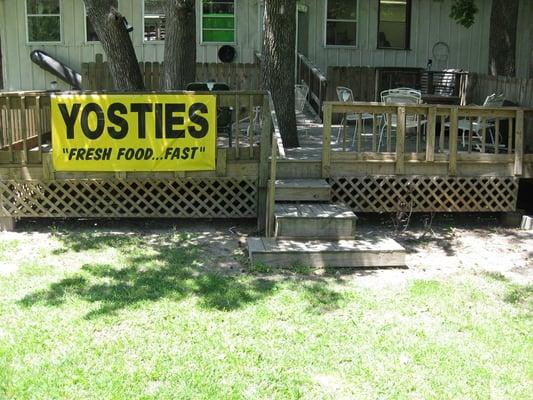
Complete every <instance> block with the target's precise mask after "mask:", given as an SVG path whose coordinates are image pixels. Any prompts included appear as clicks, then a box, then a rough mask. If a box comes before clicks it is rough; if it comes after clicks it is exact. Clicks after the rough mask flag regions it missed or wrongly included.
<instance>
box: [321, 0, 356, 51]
mask: <svg viewBox="0 0 533 400" xmlns="http://www.w3.org/2000/svg"><path fill="white" fill-rule="evenodd" d="M356 1H357V4H356V9H355V13H356V14H355V15H356V17H355V19H345V18H343V19H328V2H329V0H326V1H325V2H324V42H323V45H324V47H325V48H328V49H335V48H337V49H356V48H357V42H358V40H359V3H360V0H356ZM328 21H337V22H355V45H351V44H350V45H345V44H328Z"/></svg>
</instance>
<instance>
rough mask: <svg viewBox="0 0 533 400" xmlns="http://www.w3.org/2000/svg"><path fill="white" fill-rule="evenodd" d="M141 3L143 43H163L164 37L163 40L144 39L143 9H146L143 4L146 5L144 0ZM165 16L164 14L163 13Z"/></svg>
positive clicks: (144, 15)
mask: <svg viewBox="0 0 533 400" xmlns="http://www.w3.org/2000/svg"><path fill="white" fill-rule="evenodd" d="M142 3H143V5H142V13H141V14H142V38H143V39H142V40H143V44H152V43H153V44H161V43H165V40H164V39H163V40H161V39H159V40H146V39H145V31H144V28H145V26H144V18H145V17H146V14H145V10H146V7H145V6H146V4H145V1H144V0H142ZM165 18H166V15H165Z"/></svg>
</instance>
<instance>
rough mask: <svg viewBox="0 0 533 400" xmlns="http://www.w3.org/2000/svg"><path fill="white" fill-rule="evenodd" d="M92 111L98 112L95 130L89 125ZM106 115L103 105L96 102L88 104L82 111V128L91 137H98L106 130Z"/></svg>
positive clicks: (93, 138)
mask: <svg viewBox="0 0 533 400" xmlns="http://www.w3.org/2000/svg"><path fill="white" fill-rule="evenodd" d="M91 113H95V114H96V128H95V129H94V130H92V129H91V127H90V126H89V116H90V114H91ZM104 125H105V117H104V111H103V110H102V107H100V106H99V105H98V104H96V103H89V104H87V105H86V106H85V107H84V108H83V110H82V112H81V130H82V131H83V133H84V135H85V136H87V137H88V138H89V139H92V140H95V139H98V138H99V137H100V136H101V135H102V133H103V132H104Z"/></svg>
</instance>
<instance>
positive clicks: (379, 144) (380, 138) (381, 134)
mask: <svg viewBox="0 0 533 400" xmlns="http://www.w3.org/2000/svg"><path fill="white" fill-rule="evenodd" d="M386 126H387V124H383V126H382V127H381V132H380V134H379V141H378V148H377V151H378V153H379V151H380V150H379V149H380V148H381V141H382V140H383V132H384V131H385V127H386Z"/></svg>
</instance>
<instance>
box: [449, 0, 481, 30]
mask: <svg viewBox="0 0 533 400" xmlns="http://www.w3.org/2000/svg"><path fill="white" fill-rule="evenodd" d="M478 11H479V9H478V7H477V6H476V2H475V0H454V2H453V4H452V10H451V12H450V18H452V19H454V20H455V21H456V22H457V23H458V24H461V25H463V26H464V27H466V28H470V27H471V26H472V25H473V24H474V22H475V17H476V14H477V12H478Z"/></svg>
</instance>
